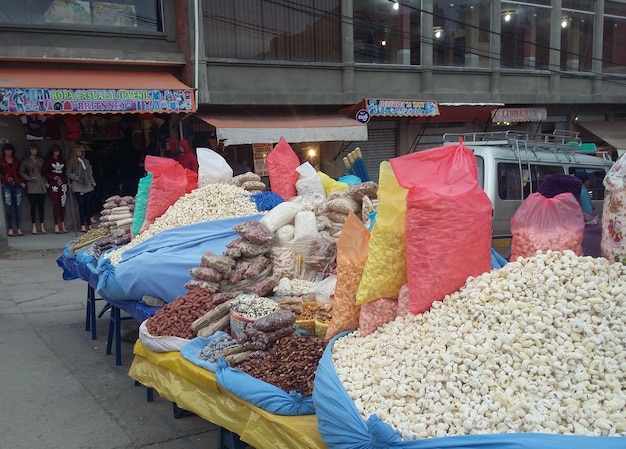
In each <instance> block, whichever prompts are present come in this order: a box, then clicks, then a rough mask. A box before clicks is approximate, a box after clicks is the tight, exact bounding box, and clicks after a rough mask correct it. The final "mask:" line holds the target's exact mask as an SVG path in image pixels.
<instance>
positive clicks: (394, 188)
mask: <svg viewBox="0 0 626 449" xmlns="http://www.w3.org/2000/svg"><path fill="white" fill-rule="evenodd" d="M378 186H379V187H378V200H379V201H380V205H379V206H378V212H377V213H376V223H375V224H374V227H373V228H372V236H371V238H370V242H369V246H368V248H367V249H368V255H367V263H366V264H365V268H364V269H363V277H362V278H361V283H360V284H359V290H358V291H357V294H356V303H357V304H359V305H361V304H365V303H368V302H371V301H375V300H377V299H380V298H393V299H397V298H398V294H399V293H400V287H402V286H403V285H404V284H406V281H407V274H406V272H407V271H406V270H407V268H406V247H405V243H404V233H405V223H404V219H405V215H406V195H407V193H408V190H407V189H405V188H403V187H400V185H399V184H398V180H397V179H396V175H395V174H394V172H393V169H392V168H391V164H390V163H389V161H383V162H381V164H380V176H379V182H378Z"/></svg>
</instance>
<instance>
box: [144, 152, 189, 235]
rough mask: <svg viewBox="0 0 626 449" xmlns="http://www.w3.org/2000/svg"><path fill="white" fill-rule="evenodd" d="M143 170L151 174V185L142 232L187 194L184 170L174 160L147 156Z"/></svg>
mask: <svg viewBox="0 0 626 449" xmlns="http://www.w3.org/2000/svg"><path fill="white" fill-rule="evenodd" d="M145 169H146V171H147V172H148V173H152V183H151V184H150V196H149V197H148V206H147V208H146V219H145V221H144V223H143V226H142V230H144V229H146V228H147V227H148V226H150V225H151V224H152V223H154V220H156V219H157V218H159V217H160V216H161V215H163V213H164V212H165V211H166V210H167V208H168V207H170V206H171V205H172V204H174V203H175V202H176V201H177V200H178V198H180V197H181V196H182V195H184V194H185V193H186V192H187V175H186V174H185V169H184V168H183V166H182V165H180V164H179V163H178V162H176V161H175V160H174V159H170V158H167V157H159V156H150V155H148V156H146V160H145Z"/></svg>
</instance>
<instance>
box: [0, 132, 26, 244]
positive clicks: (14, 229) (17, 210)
mask: <svg viewBox="0 0 626 449" xmlns="http://www.w3.org/2000/svg"><path fill="white" fill-rule="evenodd" d="M19 168H20V160H19V159H18V158H16V157H15V146H13V144H10V143H5V144H4V145H2V157H0V180H1V181H2V199H3V201H4V209H5V210H6V219H7V230H8V235H9V237H13V236H15V235H24V234H23V233H22V229H21V228H20V225H21V217H22V215H21V207H22V189H23V188H24V187H25V186H26V185H25V184H24V180H23V179H22V177H21V176H20V174H19ZM14 219H15V225H14V223H13V220H14Z"/></svg>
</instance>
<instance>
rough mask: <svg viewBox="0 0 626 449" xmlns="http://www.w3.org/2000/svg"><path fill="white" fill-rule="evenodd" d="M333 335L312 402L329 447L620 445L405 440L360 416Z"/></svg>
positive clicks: (617, 448)
mask: <svg viewBox="0 0 626 449" xmlns="http://www.w3.org/2000/svg"><path fill="white" fill-rule="evenodd" d="M347 334H348V332H344V333H342V334H339V335H338V336H336V337H335V338H333V339H332V340H331V341H330V342H329V344H328V346H326V350H325V351H324V355H323V356H322V359H321V360H320V364H319V367H318V369H317V373H316V375H315V385H314V387H313V402H314V404H315V413H316V415H317V423H318V429H319V431H320V434H321V435H322V439H323V440H324V442H325V443H326V444H327V445H328V447H329V448H331V449H341V448H345V449H381V448H405V449H484V448H498V449H538V448H541V449H562V448H567V449H589V448H602V449H623V448H624V447H626V440H625V439H624V438H623V437H592V436H589V437H587V436H575V435H555V434H542V433H505V434H485V435H461V436H450V437H441V438H423V439H419V440H403V439H402V438H400V436H399V435H398V433H397V432H396V431H395V430H394V429H393V428H392V427H391V426H390V425H389V424H387V423H385V422H384V421H382V420H381V419H380V418H379V417H378V416H376V415H375V414H374V415H372V416H370V417H369V418H368V419H367V421H366V420H364V419H363V418H362V417H361V415H360V414H359V411H358V410H357V408H356V406H355V405H354V403H353V402H352V399H350V396H348V393H347V392H346V390H345V388H344V387H343V384H342V382H341V380H340V379H339V376H338V375H337V372H336V370H335V367H334V364H333V359H332V348H333V344H334V343H335V341H336V340H337V339H338V338H341V337H342V336H344V335H347Z"/></svg>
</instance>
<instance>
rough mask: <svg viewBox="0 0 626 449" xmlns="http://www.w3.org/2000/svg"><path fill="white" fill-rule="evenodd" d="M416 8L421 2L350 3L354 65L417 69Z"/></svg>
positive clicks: (418, 11)
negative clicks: (364, 64) (404, 66)
mask: <svg viewBox="0 0 626 449" xmlns="http://www.w3.org/2000/svg"><path fill="white" fill-rule="evenodd" d="M420 8H421V0H403V1H401V2H393V1H375V2H372V1H367V0H354V13H353V17H354V20H353V28H354V30H353V33H354V61H355V62H357V63H372V64H404V65H419V64H420V55H421V42H420V26H421V9H420ZM429 38H430V36H429Z"/></svg>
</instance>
